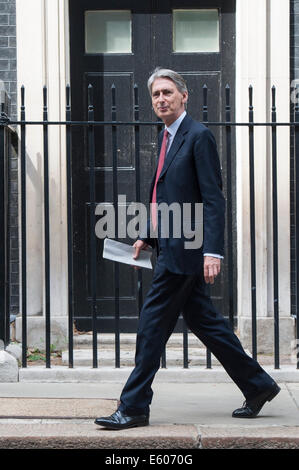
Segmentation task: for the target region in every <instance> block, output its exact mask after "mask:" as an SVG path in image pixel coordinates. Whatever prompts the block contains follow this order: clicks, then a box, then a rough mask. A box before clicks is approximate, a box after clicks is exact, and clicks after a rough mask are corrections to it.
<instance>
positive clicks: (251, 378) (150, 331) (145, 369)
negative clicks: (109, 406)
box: [119, 251, 273, 415]
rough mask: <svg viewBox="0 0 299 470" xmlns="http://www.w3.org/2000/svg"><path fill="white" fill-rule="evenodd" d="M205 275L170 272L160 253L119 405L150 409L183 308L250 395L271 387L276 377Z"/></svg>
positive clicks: (126, 409)
mask: <svg viewBox="0 0 299 470" xmlns="http://www.w3.org/2000/svg"><path fill="white" fill-rule="evenodd" d="M200 272H202V274H200V275H183V274H174V273H171V272H169V271H168V270H167V269H166V267H165V264H164V262H163V253H162V251H161V252H160V254H159V257H158V260H157V263H156V267H155V272H154V276H153V280H152V285H151V288H150V290H149V292H148V294H147V297H146V300H145V302H144V305H143V307H142V310H141V313H140V320H139V327H138V332H137V340H136V355H135V368H134V369H133V371H132V373H131V375H130V376H129V378H128V380H127V383H126V385H125V386H124V388H123V391H122V393H121V397H120V401H121V403H120V406H119V409H120V410H121V411H123V412H124V413H126V414H128V415H137V414H144V413H146V414H148V413H149V405H150V403H151V401H152V396H153V391H152V388H151V385H152V382H153V379H154V376H155V374H156V372H157V371H158V369H159V367H160V359H161V355H162V352H163V350H164V347H165V345H166V343H167V341H168V339H169V337H170V335H171V333H172V332H173V329H174V327H175V324H176V322H177V319H178V317H179V314H180V313H181V312H182V313H183V316H184V319H185V321H186V324H187V326H188V328H189V329H190V330H191V331H192V332H193V333H194V334H195V335H196V336H197V337H198V338H199V339H200V340H201V341H202V342H203V343H204V344H205V345H206V346H207V348H209V349H210V350H211V352H212V353H213V354H214V356H215V357H216V358H217V359H218V360H219V361H220V362H221V364H222V365H223V367H224V368H225V370H226V372H227V373H228V374H229V375H230V377H231V378H232V380H233V381H234V382H235V383H236V385H237V386H238V387H239V388H240V390H241V391H242V393H243V394H244V396H245V398H246V399H250V398H252V397H254V396H255V395H257V394H258V393H260V392H261V391H264V390H265V389H267V388H269V387H271V385H272V384H273V379H272V378H271V377H270V376H269V375H268V374H267V373H266V372H265V371H264V370H263V369H262V368H261V366H260V365H259V364H258V362H257V361H255V360H253V359H252V358H251V357H250V356H248V355H247V354H246V353H245V351H244V349H243V347H242V345H241V343H240V341H239V339H238V338H237V336H236V335H235V334H234V333H233V331H232V330H231V328H230V326H229V323H228V322H227V321H226V319H225V318H224V317H223V316H222V315H220V314H219V313H218V312H217V311H216V309H215V307H214V306H213V304H212V302H211V300H210V297H209V296H208V295H207V293H206V290H207V288H206V284H205V281H204V278H203V269H201V270H200Z"/></svg>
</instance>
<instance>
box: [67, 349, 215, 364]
mask: <svg viewBox="0 0 299 470" xmlns="http://www.w3.org/2000/svg"><path fill="white" fill-rule="evenodd" d="M92 358H93V351H92V349H87V348H83V349H74V366H75V367H76V366H90V365H92ZM211 360H212V365H219V361H218V360H217V359H216V358H215V357H214V356H213V355H212V356H211ZM68 361H69V353H68V351H63V352H62V364H63V365H67V364H68ZM134 361H135V347H134V348H131V349H121V350H120V366H127V367H131V366H134ZM206 361H207V359H206V349H205V348H199V347H197V348H192V347H191V348H190V347H189V349H188V364H189V365H193V366H199V365H203V366H204V365H206ZM183 363H184V359H183V349H182V348H180V349H179V348H172V347H171V348H169V347H168V348H167V349H166V365H167V366H178V367H180V366H183ZM98 364H99V366H110V367H113V366H114V365H115V351H114V349H106V348H103V347H101V348H99V350H98Z"/></svg>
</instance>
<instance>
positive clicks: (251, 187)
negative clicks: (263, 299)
mask: <svg viewBox="0 0 299 470" xmlns="http://www.w3.org/2000/svg"><path fill="white" fill-rule="evenodd" d="M252 94H253V89H252V86H251V85H250V86H249V122H250V123H253V105H252ZM248 131H249V191H250V248H251V315H252V357H253V358H254V359H256V356H257V344H256V247H255V183H254V126H252V125H250V124H249V126H248Z"/></svg>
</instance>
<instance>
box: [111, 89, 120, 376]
mask: <svg viewBox="0 0 299 470" xmlns="http://www.w3.org/2000/svg"><path fill="white" fill-rule="evenodd" d="M111 95H112V96H111V98H112V106H111V117H112V121H116V90H115V85H114V84H113V85H112V86H111ZM112 158H113V205H114V209H115V232H116V239H117V238H118V192H117V188H118V184H117V176H118V175H117V170H118V164H117V127H116V126H115V125H112ZM113 264H114V307H115V310H114V312H115V317H114V318H115V367H116V368H119V367H120V342H119V264H118V263H113Z"/></svg>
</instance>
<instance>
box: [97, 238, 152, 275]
mask: <svg viewBox="0 0 299 470" xmlns="http://www.w3.org/2000/svg"><path fill="white" fill-rule="evenodd" d="M134 254H135V248H133V246H132V245H127V244H126V243H121V242H117V241H116V240H111V239H110V238H105V240H104V249H103V258H106V259H111V260H112V261H117V262H118V263H125V264H131V265H132V266H139V267H140V268H147V269H152V263H151V256H152V252H151V250H150V251H147V250H140V253H139V257H138V258H137V259H133V255H134Z"/></svg>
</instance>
